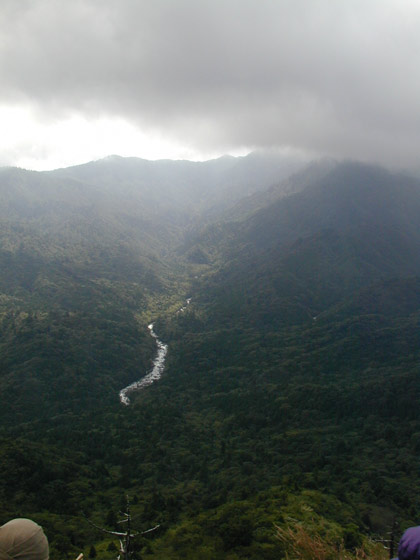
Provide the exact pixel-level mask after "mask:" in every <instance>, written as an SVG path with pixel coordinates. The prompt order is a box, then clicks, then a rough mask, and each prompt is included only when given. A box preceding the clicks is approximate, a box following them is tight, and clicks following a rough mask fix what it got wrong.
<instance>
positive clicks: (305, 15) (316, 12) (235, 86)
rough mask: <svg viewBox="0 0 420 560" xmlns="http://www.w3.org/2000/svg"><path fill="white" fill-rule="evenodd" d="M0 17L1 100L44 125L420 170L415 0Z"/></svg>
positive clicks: (195, 0)
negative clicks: (149, 133)
mask: <svg viewBox="0 0 420 560" xmlns="http://www.w3.org/2000/svg"><path fill="white" fill-rule="evenodd" d="M0 19H1V36H0V45H1V49H0V81H1V84H2V87H1V89H0V102H2V103H15V104H18V103H31V104H33V105H35V106H36V107H37V109H38V110H39V111H40V112H41V113H42V114H43V116H44V118H51V119H59V118H61V117H62V116H63V115H66V114H72V113H75V112H76V113H77V112H79V113H82V114H85V115H88V116H90V117H95V116H103V115H115V116H120V117H123V118H125V119H127V120H129V121H130V122H133V123H136V124H137V125H138V126H139V127H141V128H142V129H144V130H147V129H149V128H153V129H157V130H160V131H161V132H162V134H167V135H169V136H173V137H174V138H175V137H178V138H180V140H181V141H187V142H189V143H191V144H192V145H195V146H197V148H198V149H202V150H212V149H229V148H234V147H236V146H250V147H265V146H271V145H279V146H282V145H283V146H292V147H296V148H300V149H304V150H310V151H315V152H319V153H327V154H330V155H335V156H347V157H356V158H364V159H376V160H381V161H391V162H393V163H401V164H403V165H404V164H411V163H414V162H415V160H416V157H417V146H418V144H419V141H420V107H419V105H420V71H419V56H420V55H419V53H420V33H419V31H420V5H419V4H418V2H417V1H414V0H413V1H408V0H398V1H393V0H392V1H391V0H377V1H376V0H364V1H359V0H348V1H344V0H343V1H340V0H339V1H336V2H332V1H331V0H252V1H250V0H202V1H200V0H147V1H146V0H79V1H78V0H73V1H72V2H63V1H62V0H19V2H17V1H16V0H3V2H2V10H1V15H0Z"/></svg>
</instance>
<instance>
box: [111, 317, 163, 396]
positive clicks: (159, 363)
mask: <svg viewBox="0 0 420 560" xmlns="http://www.w3.org/2000/svg"><path fill="white" fill-rule="evenodd" d="M148 329H149V331H150V334H151V335H152V336H153V338H154V339H155V340H156V346H157V352H156V357H155V359H154V360H153V368H152V369H151V371H150V372H149V373H148V374H146V375H145V376H144V377H142V378H141V379H139V380H138V381H135V382H134V383H131V385H128V386H127V387H125V388H124V389H121V391H120V401H121V403H122V404H125V405H126V406H128V405H129V404H130V399H129V398H128V394H129V393H131V392H133V391H138V390H140V389H144V388H145V387H147V386H148V385H151V384H152V383H154V382H155V381H157V380H158V379H160V378H161V376H162V372H163V369H164V367H165V358H166V353H167V352H168V345H167V344H164V343H163V342H162V341H161V340H159V339H158V337H157V335H156V333H155V331H154V330H153V323H150V325H148Z"/></svg>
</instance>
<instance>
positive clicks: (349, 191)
mask: <svg viewBox="0 0 420 560" xmlns="http://www.w3.org/2000/svg"><path fill="white" fill-rule="evenodd" d="M419 213H420V183H419V182H418V181H417V180H415V179H412V178H409V177H404V176H394V175H392V174H391V173H388V172H386V171H384V170H381V169H377V168H373V167H369V166H366V165H359V164H352V163H346V164H341V165H337V166H336V167H334V168H333V169H332V170H331V171H330V172H328V173H327V174H326V175H325V177H324V178H322V179H316V180H315V181H314V183H313V184H312V185H310V186H308V187H307V188H306V189H305V190H303V191H302V192H299V193H297V194H295V195H291V196H289V197H286V198H284V197H283V198H281V199H279V200H278V201H277V202H275V203H272V204H271V205H270V206H269V207H267V208H265V209H261V210H259V211H258V212H257V213H255V214H254V215H252V216H251V217H249V218H248V219H246V220H244V221H242V222H237V223H236V224H233V225H231V226H229V224H228V225H226V226H223V227H221V228H220V233H219V237H218V236H217V235H216V236H213V239H212V241H211V246H210V248H209V249H208V252H209V253H213V254H214V253H215V248H214V247H215V246H216V245H217V244H218V245H219V249H218V250H219V251H220V252H219V259H220V260H221V261H222V262H223V265H222V267H221V269H220V271H219V272H218V273H217V274H216V275H214V276H213V277H212V278H211V280H209V285H208V286H206V289H205V292H206V294H207V295H208V301H210V300H212V301H215V302H219V303H220V309H221V310H222V309H225V307H226V306H228V307H229V308H230V309H231V310H232V313H233V315H232V316H236V315H235V313H236V312H239V308H240V309H241V311H240V312H241V313H249V315H250V316H252V317H253V320H255V321H258V320H259V319H258V318H261V317H263V316H264V317H265V318H264V319H260V321H262V322H264V321H267V320H269V321H274V322H275V323H276V324H278V322H279V321H280V322H284V323H290V321H292V322H294V321H298V322H299V321H303V320H308V319H309V320H312V317H313V316H316V315H318V314H319V313H321V312H322V311H324V310H326V309H328V308H329V307H330V306H331V305H335V304H336V303H338V302H339V301H340V299H342V298H346V297H350V296H351V294H352V293H354V292H356V291H358V290H359V289H362V288H365V287H366V286H368V285H369V284H370V283H372V282H376V281H378V280H381V279H386V278H391V277H393V276H403V277H404V276H409V275H413V274H418V273H419V272H420V257H419V255H420V223H419V220H418V216H419ZM226 232H228V234H227V235H226ZM206 235H207V236H208V233H207V234H205V235H204V237H202V239H201V240H200V241H201V245H202V246H204V247H205V239H206ZM221 236H224V239H223V238H221ZM203 240H204V241H203ZM220 255H221V256H220ZM232 306H233V307H232ZM235 306H236V307H235ZM247 309H248V311H247ZM270 317H271V319H270Z"/></svg>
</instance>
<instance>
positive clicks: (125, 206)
mask: <svg viewBox="0 0 420 560" xmlns="http://www.w3.org/2000/svg"><path fill="white" fill-rule="evenodd" d="M419 216H420V181H419V180H418V179H417V178H413V177H410V176H409V175H404V174H396V173H392V172H390V171H386V170H384V169H382V168H379V167H376V166H372V165H367V164H361V163H357V162H336V161H333V160H320V161H315V162H308V161H306V160H303V159H299V158H286V159H285V158H284V157H279V156H278V155H276V154H275V153H254V154H250V155H249V156H246V157H241V158H232V157H223V158H220V159H217V160H212V161H208V162H202V163H197V162H188V161H156V162H151V161H145V160H140V159H136V158H120V157H118V156H111V157H109V158H106V159H104V160H99V161H96V162H91V163H88V164H84V165H80V166H76V167H70V168H66V169H58V170H55V171H51V172H30V171H26V170H22V169H16V168H3V169H1V170H0V242H1V246H0V383H1V389H2V390H1V392H0V419H1V426H0V436H1V437H0V456H1V458H2V463H1V466H0V470H1V472H2V474H3V476H2V477H1V480H3V482H2V483H1V484H0V495H1V496H2V498H3V500H2V504H3V506H2V510H1V512H2V514H3V516H5V517H7V516H10V515H15V514H16V512H19V514H21V515H25V516H32V517H34V516H35V517H36V516H38V518H39V519H42V520H43V522H45V523H47V524H48V527H49V529H50V533H51V536H52V546H53V549H54V550H55V551H56V552H57V553H59V552H61V551H62V550H71V551H72V553H73V551H76V550H78V549H80V548H83V547H87V546H88V544H89V545H90V544H91V543H92V542H95V543H96V544H97V545H98V546H99V547H100V548H101V550H102V551H103V554H104V558H111V557H113V556H112V554H113V553H112V547H111V549H110V550H107V547H108V546H109V544H110V543H109V541H104V542H101V541H100V538H101V537H100V536H99V535H95V533H94V531H93V529H92V528H87V527H85V526H83V527H82V528H81V526H80V521H79V519H78V516H79V512H80V511H82V510H83V511H85V510H86V509H88V510H89V511H90V512H92V515H93V516H94V518H95V519H97V520H98V521H99V520H100V519H101V518H102V519H107V520H108V521H107V523H108V522H109V525H111V527H110V528H112V523H114V524H115V521H113V519H114V517H115V514H116V511H118V508H119V504H116V502H118V500H119V499H120V497H121V496H124V495H126V494H127V493H129V494H130V496H133V497H134V496H136V500H135V503H133V504H132V507H133V512H134V514H135V515H138V516H139V517H138V518H139V520H140V523H141V524H142V526H144V528H147V527H149V526H154V525H157V524H161V525H162V529H161V531H160V533H158V534H156V536H155V537H154V538H153V539H152V540H151V541H148V542H146V541H145V540H142V541H141V543H142V544H141V546H140V549H139V551H137V552H138V554H141V557H142V558H170V559H175V558H181V557H183V558H184V557H190V558H198V556H200V557H208V558H224V557H227V555H228V554H230V555H234V556H232V558H249V557H252V556H251V553H252V554H254V556H253V557H255V558H267V559H271V558H275V557H276V558H277V557H282V556H284V555H285V554H286V552H287V551H288V550H289V549H287V547H286V544H284V543H283V544H282V542H280V541H279V540H278V539H277V538H276V536H275V533H274V531H273V529H272V527H273V524H277V525H279V526H281V527H284V528H285V530H286V529H287V528H289V529H293V528H294V529H293V530H295V529H296V527H295V526H294V525H293V524H292V525H290V523H291V521H290V519H296V520H297V522H299V521H302V520H304V521H305V522H306V523H309V518H308V517H307V512H308V511H312V512H313V514H311V515H312V517H311V521H310V523H309V525H308V527H312V528H313V530H314V531H319V532H321V533H322V531H323V529H322V528H323V527H328V530H327V531H326V533H325V532H324V533H325V534H327V536H328V538H329V539H331V542H335V543H342V546H344V547H345V548H346V550H348V554H352V552H351V551H354V550H355V548H356V547H358V546H364V547H367V548H366V550H368V549H369V547H371V546H374V545H373V543H372V542H371V541H369V538H370V537H373V536H375V537H377V536H378V535H379V536H383V535H385V534H386V533H387V531H388V529H389V523H391V521H389V520H392V518H393V517H397V518H398V519H399V521H400V523H401V525H404V526H408V525H409V524H410V523H413V524H414V523H415V521H416V519H417V518H418V516H419V515H420V509H419V505H418V503H417V502H416V501H415V500H413V499H412V496H413V493H416V492H417V491H419V490H420V488H419V482H418V480H417V472H418V468H419V466H420V465H419V462H418V447H419V437H418V434H419V433H420V418H419V413H418V410H419V404H420V403H419V395H420V394H419V389H420V387H419V381H418V379H419V376H418V363H419V358H420V355H419V352H420V350H419V348H420V338H419V336H420V335H419V330H418V322H419V319H420V220H419ZM187 299H188V302H189V304H188V305H187V304H186V303H185V302H186V300H187ZM151 322H153V323H154V325H155V326H154V328H155V330H156V332H157V334H158V337H159V338H161V339H162V340H164V342H165V343H166V344H168V355H167V360H166V364H165V370H164V373H163V376H162V378H161V379H160V380H159V381H158V382H156V383H154V384H153V385H151V386H150V387H147V388H146V389H144V390H142V391H139V392H138V393H135V392H134V393H133V394H132V396H130V398H131V400H132V404H131V405H130V406H128V407H126V406H123V405H121V403H120V402H119V399H118V393H119V391H120V390H121V388H122V387H124V386H126V385H128V384H130V383H132V382H133V381H136V380H137V379H139V378H141V377H142V376H143V375H144V374H146V373H147V372H148V371H149V370H150V367H151V365H152V362H153V359H154V353H155V341H154V339H153V338H152V337H151V336H150V334H149V330H148V329H147V325H148V324H149V323H151ZM25 457H26V458H25ZM50 464H53V466H51V465H50ZM16 472H18V473H20V474H18V475H15V474H14V473H16ZM23 480H24V482H22V481H23ZM133 502H134V500H133ZM308 508H309V509H308ZM305 512H306V513H305ZM305 516H306V517H305ZM66 519H67V521H65V520H66ZM69 519H70V521H69ZM325 534H324V536H325ZM63 538H64V541H63ZM328 542H330V541H328ZM334 546H335V545H334ZM337 546H338V545H337ZM60 547H61V548H60ZM369 550H371V549H369ZM372 550H373V549H372ZM378 558H379V557H378Z"/></svg>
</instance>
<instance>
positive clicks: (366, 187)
mask: <svg viewBox="0 0 420 560" xmlns="http://www.w3.org/2000/svg"><path fill="white" fill-rule="evenodd" d="M419 210H420V184H419V182H418V181H417V180H414V179H410V178H407V177H403V176H397V175H393V174H391V173H388V172H386V171H384V170H381V169H377V168H374V167H370V166H365V165H359V164H355V163H346V164H342V165H337V166H336V167H334V168H333V169H332V170H330V171H329V172H328V173H327V174H326V175H325V177H324V178H323V179H320V178H319V177H317V178H316V180H315V181H314V183H313V184H309V185H308V186H307V188H306V190H304V191H302V192H300V193H297V194H295V195H292V196H290V197H288V198H282V199H281V200H278V201H277V202H276V203H275V204H271V205H270V206H269V207H267V208H265V209H261V210H259V211H258V212H257V213H256V214H254V215H252V216H251V217H249V218H247V219H245V220H243V221H242V222H237V223H236V224H234V225H232V224H230V225H226V226H224V225H220V226H219V227H218V228H213V229H212V230H211V234H212V235H209V232H208V231H207V234H206V235H207V236H208V237H207V239H210V241H211V246H209V247H206V245H205V240H206V237H205V236H204V237H203V238H202V240H201V242H202V243H203V247H204V249H207V250H208V252H209V253H210V252H213V254H217V259H218V260H217V261H216V262H218V263H219V265H220V268H219V270H218V271H217V272H215V273H213V274H211V275H209V276H208V277H206V278H201V279H200V278H197V279H196V285H195V288H194V290H193V293H192V298H193V299H192V304H191V305H190V306H189V308H188V310H186V312H185V313H184V314H183V315H182V316H178V317H176V318H174V319H172V320H170V321H167V323H166V325H164V324H163V323H162V324H161V325H160V329H161V331H162V332H166V336H167V337H168V339H169V340H170V355H169V360H168V373H167V377H166V378H165V380H164V381H163V382H162V385H161V388H162V390H163V387H164V386H165V385H166V386H167V387H168V388H169V387H170V393H171V394H177V395H179V394H180V393H181V392H183V393H184V394H183V397H177V402H179V403H180V404H179V405H180V406H182V407H183V410H185V411H188V416H189V417H191V418H196V417H197V416H199V417H201V418H205V419H206V421H207V422H208V424H207V426H208V432H207V434H208V437H209V438H211V437H213V438H215V440H216V441H224V443H223V445H222V448H223V450H224V451H223V452H222V453H221V452H220V451H218V452H217V453H216V452H214V453H213V452H210V451H209V450H208V449H207V453H208V455H209V459H208V461H207V465H208V470H207V473H206V476H207V478H208V479H209V480H215V481H217V482H215V483H214V484H215V486H216V487H220V486H222V485H223V482H222V481H226V480H227V479H229V477H234V478H235V479H237V480H240V481H241V482H240V484H241V487H242V488H246V489H247V490H245V491H244V494H247V492H249V493H251V494H252V492H253V491H255V490H257V489H258V490H259V489H262V488H266V487H269V486H270V485H275V484H277V483H278V482H279V481H282V482H283V484H285V485H286V486H287V487H290V486H292V487H294V485H296V486H297V487H300V488H301V487H306V488H316V489H317V490H321V491H322V492H325V493H331V494H333V495H335V496H337V497H340V499H342V500H344V501H345V502H347V503H348V504H350V505H352V507H354V508H355V510H357V511H359V512H361V516H362V517H363V521H362V519H361V518H359V519H358V520H357V523H358V525H359V527H360V528H362V527H363V528H364V530H373V528H374V527H378V520H377V518H376V515H375V511H376V508H378V507H381V508H384V509H383V512H384V514H383V519H385V518H388V517H392V515H397V517H399V518H400V519H401V520H402V522H403V523H408V519H409V518H410V519H416V516H418V515H419V514H420V512H419V510H418V504H417V502H415V501H413V500H412V499H411V496H412V488H413V485H414V487H416V488H417V487H418V482H416V480H415V473H416V472H417V471H418V468H419V467H420V464H419V459H418V437H417V434H418V433H419V429H420V415H419V412H418V411H419V409H420V408H419V407H420V385H419V375H418V374H419V371H418V363H419V359H420V351H419V348H420V346H419V344H420V340H419V334H418V321H419V318H420V295H419V294H420V283H419V275H420V220H419V218H418V216H419V215H420V214H419ZM226 232H228V235H226ZM215 248H216V249H215ZM163 329H165V331H163ZM185 387H188V388H189V389H188V391H187V393H188V396H187V395H186V394H185V393H186V391H185ZM181 403H182V404H181ZM210 426H211V427H210ZM184 429H186V428H184ZM211 434H212V435H211ZM215 434H217V435H215ZM222 457H223V458H222ZM228 473H229V474H228ZM239 492H240V490H239V488H238V486H236V485H235V483H233V486H232V487H231V488H230V490H229V491H228V494H229V495H230V496H237V495H239ZM219 499H220V498H219ZM362 512H363V513H362ZM380 525H381V523H379V526H380ZM382 530H385V527H384V525H382Z"/></svg>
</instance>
